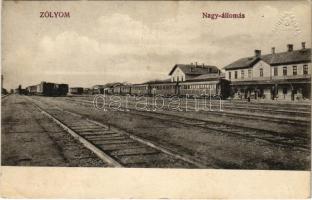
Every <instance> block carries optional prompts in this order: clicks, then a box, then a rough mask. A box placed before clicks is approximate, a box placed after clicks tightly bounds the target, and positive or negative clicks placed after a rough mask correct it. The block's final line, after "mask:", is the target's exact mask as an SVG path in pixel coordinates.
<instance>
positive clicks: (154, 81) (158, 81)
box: [143, 78, 171, 84]
mask: <svg viewBox="0 0 312 200" xmlns="http://www.w3.org/2000/svg"><path fill="white" fill-rule="evenodd" d="M170 82H171V79H170V78H169V79H164V80H151V81H147V82H144V83H143V84H149V83H170Z"/></svg>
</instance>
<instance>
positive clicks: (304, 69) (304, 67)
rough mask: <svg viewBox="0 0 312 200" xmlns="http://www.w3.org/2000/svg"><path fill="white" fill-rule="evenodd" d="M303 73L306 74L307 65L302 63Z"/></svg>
mask: <svg viewBox="0 0 312 200" xmlns="http://www.w3.org/2000/svg"><path fill="white" fill-rule="evenodd" d="M303 74H308V65H303Z"/></svg>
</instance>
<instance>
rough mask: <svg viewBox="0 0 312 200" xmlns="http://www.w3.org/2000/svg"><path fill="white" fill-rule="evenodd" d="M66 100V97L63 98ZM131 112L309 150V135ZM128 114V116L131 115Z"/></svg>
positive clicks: (82, 101) (130, 113)
mask: <svg viewBox="0 0 312 200" xmlns="http://www.w3.org/2000/svg"><path fill="white" fill-rule="evenodd" d="M65 100H66V99H65ZM71 101H74V102H76V103H78V104H80V105H87V106H93V105H92V102H90V101H84V100H73V99H71ZM127 109H129V110H130V111H131V112H124V113H126V114H129V115H131V116H133V115H139V116H143V117H152V118H156V119H159V120H163V121H165V122H172V123H178V124H182V125H184V126H191V127H199V128H203V129H207V130H213V131H216V132H222V133H226V134H228V135H232V136H236V137H237V136H240V137H242V138H249V139H252V140H261V141H265V142H268V143H270V144H274V145H281V146H284V147H292V148H295V149H297V150H300V151H309V150H310V146H309V142H308V141H309V137H308V136H307V137H304V136H303V137H301V136H300V137H299V136H294V135H287V134H280V133H278V132H273V131H267V130H263V129H257V128H250V127H242V126H239V125H229V124H224V123H219V122H212V121H206V120H200V119H194V118H189V117H185V116H180V115H179V116H177V115H173V114H168V113H164V112H150V111H138V110H136V109H131V108H127ZM131 116H130V117H131Z"/></svg>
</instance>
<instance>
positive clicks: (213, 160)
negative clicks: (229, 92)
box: [37, 97, 310, 170]
mask: <svg viewBox="0 0 312 200" xmlns="http://www.w3.org/2000/svg"><path fill="white" fill-rule="evenodd" d="M37 98H40V97H37ZM40 99H41V100H43V101H45V102H46V103H51V104H56V105H58V106H60V107H62V108H65V109H68V110H70V111H73V112H77V113H80V114H82V115H85V116H87V117H89V118H92V119H95V120H97V121H100V122H103V123H110V124H112V125H114V126H116V127H119V128H122V129H124V130H126V131H128V132H131V133H133V134H135V135H137V136H140V137H143V138H146V139H148V140H151V141H153V142H156V143H158V144H161V145H163V146H165V147H167V148H169V149H171V150H173V151H177V152H180V153H185V154H188V155H190V156H193V157H194V158H197V159H200V160H202V161H203V162H205V163H206V164H207V166H208V167H209V166H210V167H209V168H223V169H280V170H299V169H300V170H308V169H309V168H310V152H309V151H301V150H298V149H295V148H292V147H282V146H279V145H275V144H272V143H269V142H266V141H263V140H259V139H251V138H244V137H240V136H234V135H228V134H225V133H222V132H218V131H214V130H208V129H204V128H200V127H190V126H184V125H183V124H178V123H173V122H166V121H164V120H160V119H156V118H153V117H144V116H138V115H135V114H133V113H131V111H130V112H119V111H116V112H112V111H110V112H104V111H99V110H95V109H93V108H92V107H88V106H82V105H79V104H77V103H75V102H68V101H62V100H61V98H54V99H52V98H45V97H41V98H40ZM193 114H194V113H193ZM234 120H235V119H234ZM236 120H239V119H236ZM261 125H262V126H264V127H266V126H267V124H266V123H264V122H263V123H261ZM288 134H289V133H288ZM303 134H306V133H303Z"/></svg>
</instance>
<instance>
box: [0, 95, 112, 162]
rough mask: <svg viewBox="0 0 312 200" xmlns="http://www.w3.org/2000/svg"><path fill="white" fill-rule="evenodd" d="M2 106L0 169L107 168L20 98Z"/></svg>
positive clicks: (7, 101) (14, 97) (9, 98)
mask: <svg viewBox="0 0 312 200" xmlns="http://www.w3.org/2000/svg"><path fill="white" fill-rule="evenodd" d="M1 106H2V113H1V114H2V123H1V124H2V126H1V147H2V148H1V163H2V165H5V166H59V167H62V166H63V167H64V166H66V167H78V166H79V167H105V166H107V165H106V164H105V163H103V161H102V160H100V159H99V158H97V157H96V156H95V155H94V154H93V153H92V152H91V151H89V150H88V149H86V148H85V147H83V146H82V144H80V143H79V142H76V141H75V140H74V139H73V138H72V137H71V136H70V135H69V134H68V133H67V132H65V131H63V130H62V129H61V128H60V127H58V126H57V125H56V124H55V123H54V122H52V121H51V120H50V119H48V118H47V117H46V116H44V115H43V114H42V113H40V112H39V111H38V110H36V109H35V108H34V106H33V105H32V104H30V102H29V101H27V100H25V99H24V98H23V97H21V96H17V95H11V96H9V97H6V98H5V99H4V100H3V102H2V105H1Z"/></svg>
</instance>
